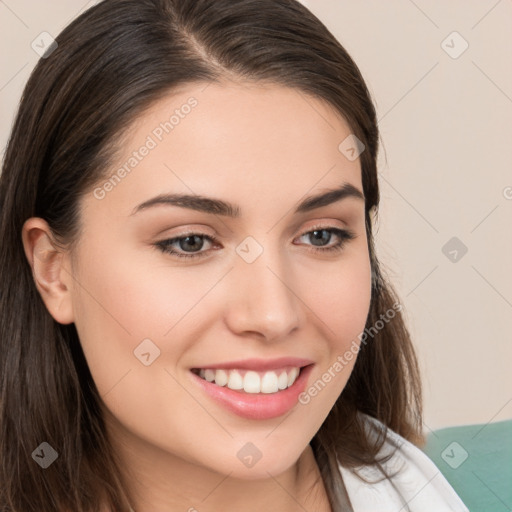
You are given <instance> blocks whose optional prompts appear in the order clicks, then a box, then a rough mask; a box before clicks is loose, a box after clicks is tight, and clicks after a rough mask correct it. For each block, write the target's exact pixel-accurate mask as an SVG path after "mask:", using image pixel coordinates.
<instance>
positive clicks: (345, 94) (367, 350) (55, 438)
mask: <svg viewBox="0 0 512 512" xmlns="http://www.w3.org/2000/svg"><path fill="white" fill-rule="evenodd" d="M56 41H57V47H56V48H55V49H53V48H52V49H51V50H53V51H52V52H51V53H50V51H49V52H48V54H47V55H45V56H44V57H45V58H42V59H40V61H39V62H38V64H37V65H36V67H35V69H34V70H33V72H32V74H31V76H30V79H29V81H28V83H27V85H26V87H25V90H24V92H23V96H22V99H21V102H20V105H19V110H18V113H17V116H16V119H15V122H14V126H13V129H12V132H11V136H10V140H9V142H8V146H7V149H6V153H5V159H4V165H3V170H2V174H1V176H0V208H1V213H2V214H1V219H0V240H1V245H0V382H1V384H0V390H1V391H0V392H1V395H0V482H1V485H0V510H1V511H5V512H7V511H9V512H30V511H37V512H39V511H40V510H45V511H50V510H53V511H56V512H62V511H70V510H73V511H75V512H88V511H91V512H92V511H98V510H99V507H100V505H102V503H100V499H101V497H104V499H105V503H106V504H107V505H108V506H110V507H111V508H112V509H113V510H127V509H128V506H127V504H128V501H129V498H130V496H129V493H128V491H127V489H125V488H124V486H123V478H122V473H121V471H120V466H119V461H118V460H117V457H116V454H115V453H114V450H113V448H112V446H111V444H110V442H109V439H108V437H107V432H106V429H105V421H104V417H103V416H102V409H101V403H102V401H101V397H100V396H99V394H98V391H97V389H96V386H95V384H94V381H93V379H92V376H91V374H90V372H89V369H88V366H87V364H86V361H85V357H84V354H83V352H82V348H81V345H80V340H79V338H78V335H77V331H76V329H75V326H74V324H70V325H62V324H59V323H57V322H56V321H55V320H54V319H53V318H52V317H51V315H50V314H49V312H48V310H47V309H46V307H45V305H44V303H43V301H42V299H41V297H40V295H39V293H38V291H37V289H36V286H35V283H34V280H33V276H32V272H31V268H30V266H29V264H28V262H27V260H26V257H25V254H24V250H23V245H22V240H21V230H22V226H23V223H24V222H25V221H26V220H27V219H28V218H30V217H42V218H44V219H45V220H46V221H47V222H48V223H49V225H50V227H51V229H52V232H53V234H54V235H55V239H56V240H58V241H59V242H62V244H65V245H66V246H68V247H72V245H73V244H74V243H75V242H76V241H77V240H78V239H79V236H80V228H81V225H80V220H81V219H80V217H79V201H80V198H81V197H82V196H83V195H84V194H85V193H87V192H89V191H90V190H92V188H93V187H94V185H95V184H96V183H99V182H100V181H101V180H102V178H103V179H104V176H103V174H104V173H105V170H106V169H108V168H109V165H110V164H111V162H112V158H113V156H114V154H115V151H116V148H117V147H118V143H119V141H120V135H121V134H122V133H123V132H124V131H125V130H126V129H127V128H128V127H129V126H130V123H131V122H133V120H134V119H136V118H137V116H139V115H141V114H142V113H143V112H144V111H145V109H147V108H148V107H149V106H151V105H152V104H153V103H154V102H155V101H157V100H158V99H160V98H162V97H163V96H165V95H167V94H169V93H170V92H172V90H173V89H175V88H176V87H178V86H181V85H187V84H190V83H192V82H213V81H221V80H222V79H224V78H226V77H227V78H230V79H235V80H240V81H244V80H246V81H260V82H263V81H264V82H268V83H269V84H279V85H285V86H287V87H291V88H295V89H296V90H298V91H301V92H303V93H306V94H309V95H312V96H314V97H316V98H320V99H322V100H324V101H326V102H327V103H328V104H329V105H331V106H332V107H333V108H334V109H335V110H336V111H337V112H339V114H340V115H342V116H343V117H344V118H345V119H346V120H347V122H348V123H349V125H350V127H351V129H352V131H353V133H354V134H355V135H356V137H357V138H358V139H360V140H361V141H362V142H363V143H364V145H365V150H364V151H363V153H362V154H361V155H360V162H361V170H362V183H363V191H364V195H365V197H366V205H365V216H366V231H367V235H368V249H369V253H370V258H371V266H372V297H371V304H370V312H369V315H368V319H367V323H366V326H367V328H368V329H371V328H373V329H374V331H372V332H373V335H372V339H371V341H369V342H367V343H362V344H361V350H360V352H359V355H358V358H357V362H356V364H355V367H354V370H353V372H352V375H351V377H350V379H349V381H348V383H347V385H346V388H345V389H344V391H343V392H342V393H341V395H340V397H339V398H338V400H337V401H336V403H335V405H334V407H333V408H332V410H331V412H330V413H329V415H328V417H327V418H326V420H325V422H324V423H323V425H322V426H321V428H320V429H319V431H318V432H317V433H316V435H315V436H314V438H313V440H312V441H311V446H312V448H313V451H314V453H315V457H316V459H317V461H318V465H319V468H320V471H321V474H322V478H323V480H324V484H325V487H326V490H327V493H328V497H329V500H330V503H331V506H332V508H333V510H338V509H339V508H340V505H341V503H343V502H344V501H343V500H344V499H345V498H346V497H345V498H344V496H343V492H342V491H340V489H343V484H342V481H341V476H340V474H339V472H338V471H337V465H336V464H337V462H338V461H339V462H340V463H342V464H344V465H345V466H346V467H350V468H357V466H359V465H362V464H371V463H377V462H378V460H377V455H378V451H379V449H380V447H381V446H382V443H383V441H384V435H382V436H380V437H379V438H378V439H377V440H375V439H371V438H370V436H369V435H368V433H367V432H366V430H365V428H364V421H363V419H362V416H361V415H360V414H359V413H361V412H362V413H365V414H367V415H370V416H372V417H374V418H376V419H378V420H380V421H381V422H382V423H383V424H384V425H385V426H386V427H389V428H391V429H393V430H394V431H396V432H397V433H399V434H401V435H402V436H404V437H405V438H407V439H409V440H411V441H413V442H416V443H420V442H421V440H422V433H421V427H422V418H421V389H420V380H419V375H418V366H417V361H416V358H415V354H414V350H413V347H412V344H411V340H410V336H409V333H408V331H407V328H406V326H405V323H404V319H403V316H402V314H401V313H400V311H396V315H395V316H394V318H393V320H392V321H389V322H385V323H383V322H382V321H381V324H382V323H383V324H384V325H383V327H382V328H380V329H375V327H374V326H375V324H376V323H377V322H378V321H379V319H381V317H382V314H383V313H384V312H386V311H388V310H390V308H393V304H396V303H397V301H398V299H397V297H396V294H395V293H394V291H393V289H392V287H391V286H390V285H389V283H387V281H386V279H385V278H384V277H383V275H382V272H381V270H380V269H379V263H378V261H377V258H376V255H375V249H374V245H373V235H372V216H373V214H375V213H376V210H377V206H378V203H379V187H378V181H377V167H376V158H377V149H378V138H379V135H378V128H377V121H376V115H375V109H374V106H373V103H372V100H371V98H370V94H369V92H368V89H367V87H366V85H365V82H364V80H363V78H362V76H361V74H360V72H359V70H358V68H357V66H356V64H355V63H354V62H353V60H352V59H351V58H350V56H349V55H348V54H347V52H346V51H345V50H344V48H343V47H342V46H341V45H340V43H339V42H338V41H337V40H336V39H335V38H334V36H333V35H332V34H331V33H330V32H329V31H328V30H327V28H326V27H325V26H324V25H323V24H322V23H321V22H320V21H319V20H318V19H317V18H316V17H315V16H314V15H313V14H312V13H311V12H309V11H308V10H307V9H306V8H305V7H304V6H302V5H301V4H300V3H298V2H297V1H296V0H107V1H105V2H101V3H99V4H97V5H95V6H94V7H92V8H91V9H89V10H88V11H86V12H84V13H83V14H82V15H81V16H80V17H78V18H77V19H76V20H74V21H73V22H72V23H71V24H70V25H69V26H68V27H66V28H65V29H64V30H63V31H62V33H61V34H60V35H59V36H58V37H57V39H56ZM369 332H370V331H369ZM384 433H385V432H384ZM43 441H45V442H48V443H49V444H50V445H51V446H58V447H59V448H60V450H59V459H58V463H55V464H53V465H51V466H50V467H49V468H47V469H46V470H45V471H41V468H40V467H39V466H38V465H37V464H35V463H34V461H33V460H32V453H33V451H34V449H35V448H36V447H37V446H39V445H40V444H41V442H43Z"/></svg>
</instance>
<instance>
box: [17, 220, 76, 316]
mask: <svg viewBox="0 0 512 512" xmlns="http://www.w3.org/2000/svg"><path fill="white" fill-rule="evenodd" d="M22 241H23V247H24V250H25V255H26V257H27V260H28V263H29V265H30V267H31V269H32V276H33V278H34V282H35V285H36V287H37V290H38V291H39V294H40V295H41V298H42V299H43V302H44V303H45V305H46V308H47V309H48V312H49V313H50V314H51V315H52V317H53V318H54V319H55V321H57V322H59V323H60V324H70V323H72V322H74V315H73V308H72V297H71V291H72V288H71V285H72V276H71V272H70V269H69V268H67V264H68V255H67V253H66V252H64V251H63V250H62V249H61V248H59V247H58V245H57V244H56V243H55V241H54V238H53V235H52V232H51V229H50V227H49V225H48V223H47V222H46V221H45V220H44V219H41V218H39V217H32V218H30V219H28V220H27V221H26V222H25V223H24V225H23V229H22Z"/></svg>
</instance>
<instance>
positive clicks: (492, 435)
mask: <svg viewBox="0 0 512 512" xmlns="http://www.w3.org/2000/svg"><path fill="white" fill-rule="evenodd" d="M423 451H424V452H425V453H426V454H427V455H428V456H429V457H430V458H431V459H432V460H433V461H434V463H435V464H436V466H437V467H438V468H439V469H440V470H441V472H442V473H443V475H444V476H445V478H446V479H447V480H448V482H450V484H451V486H452V487H453V488H454V489H455V491H456V492H457V494H458V495H459V496H460V498H461V499H462V501H463V502H464V503H465V504H466V506H467V507H468V509H469V510H470V512H512V420H506V421H500V422H496V423H489V424H484V425H465V426H457V427H449V428H443V429H440V430H436V431H433V432H431V433H429V434H428V435H427V443H426V445H425V446H424V447H423Z"/></svg>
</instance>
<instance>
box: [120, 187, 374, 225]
mask: <svg viewBox="0 0 512 512" xmlns="http://www.w3.org/2000/svg"><path fill="white" fill-rule="evenodd" d="M347 197H354V198H356V199H361V200H363V201H364V199H365V198H364V195H363V193H362V192H361V191H360V190H359V189H358V188H356V187H354V186H353V185H351V184H350V183H344V184H343V185H341V186H340V187H338V188H336V189H333V190H328V191H327V192H322V193H320V194H316V195H314V196H310V197H308V198H306V199H304V200H303V201H301V202H300V203H299V204H298V206H297V208H296V209H295V212H294V213H295V214H297V213H306V212H309V211H311V210H315V209H316V208H320V207H322V206H327V205H329V204H332V203H335V202H337V201H341V200H342V199H345V198H347ZM159 205H170V206H179V207H181V208H189V209H191V210H197V211H200V212H205V213H210V214H214V215H224V216H227V217H233V218H238V217H240V207H239V206H237V205H233V204H231V203H228V202H226V201H222V200H221V199H214V198H211V197H204V196H200V195H187V194H160V195H158V196H156V197H153V198H151V199H148V200H147V201H144V202H143V203H141V204H139V205H138V206H136V207H135V208H134V209H133V211H132V213H131V214H130V215H135V214H136V213H138V212H140V211H142V210H146V209H148V208H151V207H153V206H159Z"/></svg>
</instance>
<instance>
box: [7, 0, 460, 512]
mask: <svg viewBox="0 0 512 512" xmlns="http://www.w3.org/2000/svg"><path fill="white" fill-rule="evenodd" d="M43 57H44V58H43V59H41V60H40V62H39V63H38V65H37V66H36V68H35V70H34V71H33V73H32V76H31V77H30V79H29V82H28V84H27V86H26V89H25V91H24V94H23V98H22V101H21V104H20V108H19V112H18V114H17V117H16V120H15V124H14V127H13V131H12V135H11V139H10V141H9V144H8V148H7V151H6V156H5V162H4V166H3V170H2V174H1V177H0V205H1V208H2V221H1V225H0V230H1V231H0V234H1V237H2V241H3V243H2V246H1V250H0V262H1V267H0V268H1V269H2V270H1V271H2V277H1V282H2V285H1V288H0V290H1V295H0V310H1V312H2V313H1V317H0V329H1V331H0V343H1V379H2V381H1V386H2V387H1V392H2V394H1V402H0V404H1V405H0V407H1V413H0V436H1V441H0V442H1V450H0V454H1V455H0V457H1V464H0V468H1V470H0V471H1V472H0V479H1V481H2V484H3V485H2V488H1V491H0V493H1V494H0V508H1V509H2V510H6V511H10V512H21V511H23V512H25V511H29V510H48V511H49V510H55V511H71V510H73V511H93V510H94V511H97V510H101V511H110V510H115V511H121V510H122V511H127V510H132V511H137V512H146V511H151V512H154V511H164V510H165V511H168V510H189V511H194V510H198V511H217V510H223V511H230V510H246V511H252V510H276V511H277V510H279V511H285V512H286V511H292V510H315V511H329V510H332V511H338V510H344V511H345V510H354V511H356V512H359V511H364V510H372V511H376V510H399V509H402V510H413V511H416V510H422V511H423V510H436V511H442V510H460V511H465V510H467V509H466V508H465V506H464V505H463V503H462V502H461V501H460V499H459V498H458V497H457V495H456V494H455V492H454V491H453V490H452V489H451V487H450V486H449V484H448V483H447V482H446V481H445V480H444V478H443V477H442V475H441V474H440V473H439V472H438V471H437V470H436V468H435V466H434V465H433V463H431V462H430V461H429V460H428V459H427V458H426V456H424V455H423V454H422V453H421V452H420V450H419V449H418V448H417V447H416V446H415V444H416V445H420V444H421V443H422V433H421V426H422V417H421V391H420V383H419V376H418V367H417V363H416V358H415V354H414V350H413V346H412V344H411V340H410V338H409V334H408V331H407V329H406V327H405V325H404V321H403V318H402V315H401V310H402V306H401V304H400V302H399V301H398V299H397V298H396V296H395V294H394V292H393V289H392V288H391V286H390V285H389V284H388V283H387V282H386V280H385V279H384V278H383V276H382V275H381V272H380V271H379V265H378V261H377V258H376V255H375V250H374V246H373V238H372V226H373V221H374V218H375V214H376V210H377V206H378V202H379V189H378V182H377V170H376V157H377V143H378V129H377V124H376V117H375V111H374V107H373V104H372V101H371V98H370V96H369V93H368V90H367V88H366V86H365V84H364V81H363V79H362V77H361V75H360V73H359V71H358V69H357V67H356V65H355V63H354V62H353V61H352V60H351V58H350V57H349V56H348V54H347V53H346V51H345V50H344V49H343V48H342V47H341V46H340V44H339V43H338V42H337V41H336V39H335V38H334V37H333V36H332V35H331V34H330V33H329V32H328V30H327V29H326V28H325V26H324V25H323V24H322V23H321V22H320V21H319V20H318V19H316V18H315V17H314V16H313V15H312V14H311V13H310V12H309V11H307V9H305V8H304V7H303V6H302V5H301V4H299V3H297V2H296V1H294V0H278V1H276V0H258V1H256V0H254V1H253V0H237V1H232V0H230V1H228V0H109V1H106V2H102V3H100V4H98V5H96V6H94V7H93V8H91V9H90V10H88V11H87V12H85V13H84V14H83V15H81V16H80V17H79V18H78V19H76V20H75V21H73V22H72V23H71V24H70V25H69V26H68V27H67V28H66V29H64V31H63V32H62V33H61V34H60V35H59V36H58V38H57V40H56V45H52V46H51V47H50V48H49V49H48V51H47V53H46V54H45V55H44V56H43Z"/></svg>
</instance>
